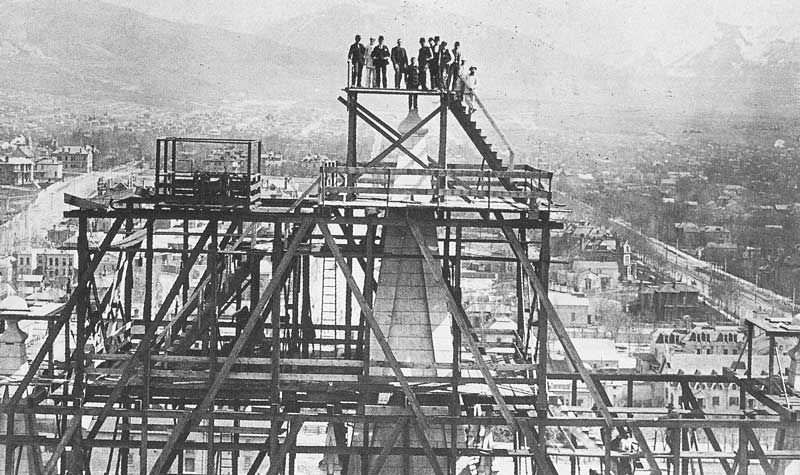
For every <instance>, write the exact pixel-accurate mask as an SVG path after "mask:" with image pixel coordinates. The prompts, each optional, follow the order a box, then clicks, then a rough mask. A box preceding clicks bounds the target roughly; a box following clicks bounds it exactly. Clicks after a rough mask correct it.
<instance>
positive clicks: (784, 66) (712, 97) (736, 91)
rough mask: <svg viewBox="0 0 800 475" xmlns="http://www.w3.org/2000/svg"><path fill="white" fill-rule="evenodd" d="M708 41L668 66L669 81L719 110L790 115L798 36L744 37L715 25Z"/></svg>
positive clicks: (798, 82) (795, 101)
mask: <svg viewBox="0 0 800 475" xmlns="http://www.w3.org/2000/svg"><path fill="white" fill-rule="evenodd" d="M717 28H718V30H719V36H718V38H717V40H716V41H715V42H714V43H712V44H711V45H709V46H707V47H705V48H703V49H701V50H700V51H698V52H696V53H694V54H691V55H688V56H686V57H684V58H681V59H680V60H679V61H677V62H675V63H674V64H672V65H671V66H670V68H669V74H670V75H671V76H673V77H674V78H675V80H674V83H675V84H676V85H678V87H681V88H683V89H684V90H686V91H690V92H691V93H692V94H694V96H695V97H697V98H698V100H699V101H704V102H707V103H708V104H713V105H715V106H716V107H717V108H720V109H730V108H747V109H755V110H759V111H762V112H763V111H771V112H777V111H781V112H791V113H796V108H797V106H798V105H800V38H795V39H791V40H785V39H782V38H776V37H769V36H765V35H762V36H761V37H760V38H757V40H758V41H757V42H755V41H751V40H748V39H747V38H745V37H744V36H743V34H742V32H741V28H740V27H738V26H735V25H725V24H719V25H717Z"/></svg>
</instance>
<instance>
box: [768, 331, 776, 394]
mask: <svg viewBox="0 0 800 475" xmlns="http://www.w3.org/2000/svg"><path fill="white" fill-rule="evenodd" d="M774 374H775V337H774V336H771V337H769V372H768V376H767V393H771V392H772V387H773V384H772V376H773V375H774Z"/></svg>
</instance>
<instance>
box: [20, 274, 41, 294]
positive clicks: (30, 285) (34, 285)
mask: <svg viewBox="0 0 800 475" xmlns="http://www.w3.org/2000/svg"><path fill="white" fill-rule="evenodd" d="M43 280H44V279H43V276H42V275H41V274H17V277H16V288H17V293H18V294H19V295H20V296H22V297H27V296H29V295H31V294H34V293H36V292H39V291H41V289H42V281H43Z"/></svg>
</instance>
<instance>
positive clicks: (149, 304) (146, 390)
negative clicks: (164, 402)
mask: <svg viewBox="0 0 800 475" xmlns="http://www.w3.org/2000/svg"><path fill="white" fill-rule="evenodd" d="M153 223H154V220H152V219H150V220H147V225H146V226H145V228H146V229H145V231H146V233H147V234H146V237H145V257H144V259H145V264H144V265H145V270H144V282H145V284H144V285H145V287H144V308H143V309H142V318H143V319H144V327H145V331H147V330H148V329H149V326H150V323H151V322H150V320H151V318H150V317H151V313H152V311H153ZM141 344H143V345H146V346H147V348H145V352H144V360H143V361H142V364H143V366H144V368H143V369H144V382H143V387H142V408H141V409H142V420H141V445H140V446H139V473H140V474H141V475H146V474H147V472H148V470H147V432H148V429H147V424H148V420H147V417H148V416H147V411H148V409H149V406H150V343H149V341H148V340H146V339H145V340H143V341H142V343H141Z"/></svg>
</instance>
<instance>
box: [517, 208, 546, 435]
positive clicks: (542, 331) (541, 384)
mask: <svg viewBox="0 0 800 475" xmlns="http://www.w3.org/2000/svg"><path fill="white" fill-rule="evenodd" d="M541 235H542V242H541V244H540V246H541V247H540V249H539V266H538V269H537V270H538V271H539V280H540V281H541V283H542V292H543V293H544V295H537V299H541V298H547V289H548V288H549V287H550V283H549V278H550V277H549V274H550V227H549V221H548V219H547V218H546V217H545V218H544V219H543V227H542V232H541ZM523 249H524V248H523ZM538 311H539V317H538V319H537V320H538V322H539V323H538V324H539V326H538V328H537V330H538V331H537V339H538V344H539V348H538V353H539V361H538V365H537V367H536V386H537V390H538V391H537V393H536V412H537V414H538V416H539V417H540V418H542V419H546V418H547V409H548V400H547V359H548V354H547V353H548V351H547V350H548V349H547V327H548V318H547V315H545V309H544V306H542V305H539V306H538ZM546 435H547V427H546V425H545V424H541V425H540V426H539V443H540V444H542V446H543V447H544V446H545V445H544V444H546V443H547V440H546Z"/></svg>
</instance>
